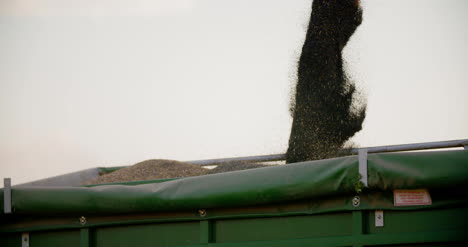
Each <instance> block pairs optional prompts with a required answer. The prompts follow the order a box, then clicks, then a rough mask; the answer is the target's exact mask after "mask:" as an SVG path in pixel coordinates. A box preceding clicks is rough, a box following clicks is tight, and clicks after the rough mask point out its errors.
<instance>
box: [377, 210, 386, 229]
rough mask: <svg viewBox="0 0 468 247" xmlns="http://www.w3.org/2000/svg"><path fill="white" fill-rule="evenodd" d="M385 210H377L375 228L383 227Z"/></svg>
mask: <svg viewBox="0 0 468 247" xmlns="http://www.w3.org/2000/svg"><path fill="white" fill-rule="evenodd" d="M383 226H384V221H383V210H376V211H375V227H383Z"/></svg>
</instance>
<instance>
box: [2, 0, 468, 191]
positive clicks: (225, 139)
mask: <svg viewBox="0 0 468 247" xmlns="http://www.w3.org/2000/svg"><path fill="white" fill-rule="evenodd" d="M311 3H312V2H311V0H196V1H195V0H177V1H174V0H152V1H150V0H119V1H115V0H112V1H111V0H101V1H98V0H93V1H91V0H80V1H77V0H34V1H33V0H2V1H1V2H0V116H1V118H0V176H1V177H11V178H12V181H13V184H18V183H23V182H28V181H32V180H36V179H41V178H45V177H50V176H54V175H59V174H63V173H68V172H72V171H77V170H82V169H86V168H90V167H97V166H120V165H131V164H134V163H136V162H139V161H142V160H145V159H152V158H165V159H176V160H196V159H210V158H220V157H233V156H246V155H260V154H273V153H284V152H285V151H286V148H287V142H288V138H289V131H290V127H291V121H292V119H291V118H290V116H289V112H288V105H289V98H290V93H291V88H292V87H293V86H294V83H295V73H296V63H297V59H298V57H299V55H300V49H301V47H302V42H303V39H304V36H305V31H306V28H307V22H308V19H309V15H310V6H311ZM363 6H364V21H363V24H362V25H361V26H360V27H359V29H358V30H357V32H356V33H355V35H354V36H353V37H352V40H351V41H350V43H349V44H348V46H347V47H346V49H345V59H346V60H347V62H348V64H347V68H348V70H349V72H350V74H351V76H352V77H353V78H354V79H355V81H356V84H357V86H358V87H359V88H360V89H361V91H362V92H363V93H364V94H365V95H366V97H367V101H368V112H367V118H366V120H365V123H364V128H363V130H362V131H361V132H360V133H358V134H357V135H356V136H355V138H353V141H354V142H355V143H357V144H358V145H360V146H362V147H365V146H377V145H390V144H401V143H414V142H426V141H441V140H452V139H465V138H468V128H467V126H468V114H467V109H466V108H467V106H468V97H467V92H468V69H467V68H468V46H467V45H466V44H468V28H466V26H467V24H468V1H466V0H367V1H363Z"/></svg>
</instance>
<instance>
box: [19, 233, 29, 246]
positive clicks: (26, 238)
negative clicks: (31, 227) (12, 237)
mask: <svg viewBox="0 0 468 247" xmlns="http://www.w3.org/2000/svg"><path fill="white" fill-rule="evenodd" d="M21 247H29V233H27V232H23V233H22V234H21Z"/></svg>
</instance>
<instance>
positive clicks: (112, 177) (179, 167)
mask: <svg viewBox="0 0 468 247" xmlns="http://www.w3.org/2000/svg"><path fill="white" fill-rule="evenodd" d="M207 173H208V170H207V169H205V168H203V167H201V166H199V165H193V164H189V163H185V162H180V161H175V160H162V159H154V160H146V161H142V162H140V163H137V164H135V165H133V166H129V167H125V168H122V169H119V170H117V171H115V172H112V173H108V174H105V175H102V176H100V177H97V178H95V179H92V180H89V181H86V182H84V183H83V185H89V184H105V183H118V182H129V181H139V180H152V179H164V178H178V177H191V176H200V175H205V174H207Z"/></svg>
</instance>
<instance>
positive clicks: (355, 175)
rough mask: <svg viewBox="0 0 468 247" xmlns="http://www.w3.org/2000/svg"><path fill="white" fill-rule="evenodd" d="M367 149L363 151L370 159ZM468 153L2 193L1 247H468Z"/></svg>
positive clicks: (358, 158) (363, 158)
mask: <svg viewBox="0 0 468 247" xmlns="http://www.w3.org/2000/svg"><path fill="white" fill-rule="evenodd" d="M364 151H365V150H364ZM467 188H468V150H451V151H430V152H400V153H376V154H372V153H367V152H360V154H359V155H353V156H347V157H341V158H334V159H327V160H320V161H311V162H302V163H295V164H288V165H279V166H272V167H267V168H258V169H251V170H243V171H234V172H227V173H221V174H214V175H205V176H198V177H189V178H180V179H170V180H160V181H157V180H156V181H138V182H130V183H120V184H107V185H94V186H93V185H92V186H87V187H84V186H60V187H51V186H12V187H10V186H5V187H4V189H2V190H1V191H0V193H1V194H0V198H1V199H0V200H3V201H2V202H1V204H0V205H1V206H0V207H3V208H1V209H2V212H4V213H3V214H1V216H0V246H5V247H20V246H31V247H40V246H67V247H72V246H73V247H74V246H76V247H107V246H109V247H116V246H167V247H169V246H193V247H195V246H213V247H218V246H219V247H231V246H232V247H234V246H236V247H237V246H245V247H248V246H256V247H262V246H264V247H274V246H468V245H467V244H466V243H467V242H468V189H467Z"/></svg>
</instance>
